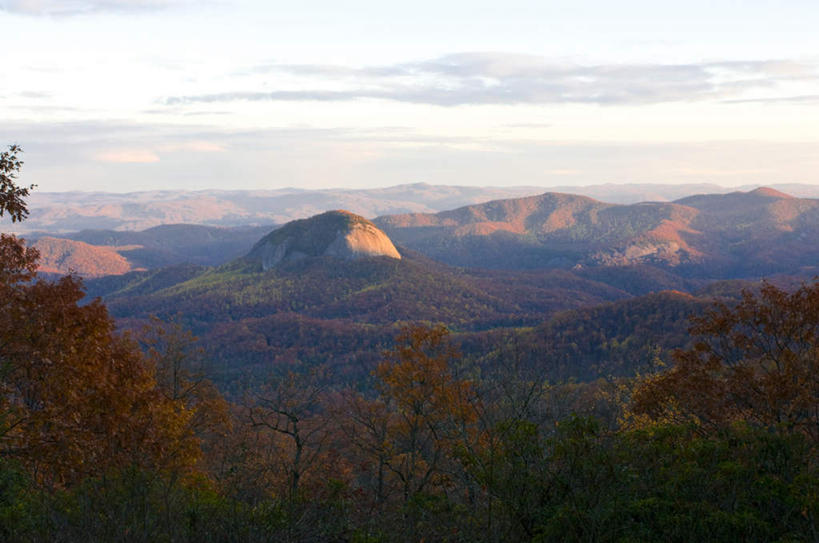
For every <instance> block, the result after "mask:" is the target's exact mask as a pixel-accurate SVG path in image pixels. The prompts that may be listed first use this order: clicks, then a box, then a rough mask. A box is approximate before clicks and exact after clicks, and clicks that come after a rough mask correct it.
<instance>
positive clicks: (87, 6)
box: [0, 0, 193, 17]
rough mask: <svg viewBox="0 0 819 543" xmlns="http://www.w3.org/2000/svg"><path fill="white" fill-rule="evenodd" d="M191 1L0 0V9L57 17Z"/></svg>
mask: <svg viewBox="0 0 819 543" xmlns="http://www.w3.org/2000/svg"><path fill="white" fill-rule="evenodd" d="M192 3H193V2H192V0H0V11H6V12H9V13H18V14H23V15H45V16H58V17H59V16H70V15H83V14H89V13H99V12H135V11H156V10H160V9H165V8H168V7H173V6H180V5H190V4H192Z"/></svg>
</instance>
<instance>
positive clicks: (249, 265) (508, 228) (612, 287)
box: [46, 188, 819, 378]
mask: <svg viewBox="0 0 819 543" xmlns="http://www.w3.org/2000/svg"><path fill="white" fill-rule="evenodd" d="M188 228H190V227H187V226H178V227H160V228H156V229H151V230H149V231H147V232H152V233H154V234H158V233H160V232H162V231H163V230H169V232H175V233H176V234H177V241H176V243H177V245H176V246H177V247H179V250H178V252H179V253H180V254H182V253H184V252H185V251H186V250H187V251H188V252H189V253H190V252H191V247H187V249H185V247H186V244H185V242H186V241H190V240H199V241H201V240H202V235H203V234H207V235H209V236H212V237H214V238H216V239H217V240H218V241H219V242H220V243H222V246H223V247H228V246H229V247H230V251H227V250H225V251H224V252H221V253H220V251H215V252H214V253H213V254H212V258H213V259H214V260H216V259H217V258H218V257H219V256H221V257H222V258H223V260H222V263H221V264H219V265H215V266H213V265H211V266H199V265H191V264H186V265H177V266H171V267H156V268H154V269H149V270H145V271H130V272H128V273H125V274H122V275H119V276H113V275H112V276H108V277H102V278H99V279H96V280H91V281H89V282H88V289H89V294H90V295H91V296H92V297H93V296H101V297H103V299H104V300H105V302H106V304H107V305H108V307H109V308H110V310H111V312H112V313H113V314H114V315H115V316H116V317H118V318H119V319H120V322H122V323H124V324H125V325H126V326H132V327H133V326H139V325H140V323H144V322H146V319H148V318H149V316H150V315H152V314H156V315H159V316H160V317H161V318H164V319H168V318H171V317H172V316H173V315H175V314H177V313H179V314H181V315H184V318H185V322H186V323H187V325H189V326H191V327H192V328H193V329H194V331H195V332H196V333H197V334H198V335H200V336H201V337H202V338H203V342H204V344H205V345H206V346H207V348H208V349H209V351H210V352H211V353H213V357H214V359H215V360H219V361H221V362H223V363H224V364H225V367H226V368H227V371H229V372H234V374H235V375H240V374H241V372H242V371H243V370H242V368H245V367H247V366H248V365H250V366H257V367H258V368H264V367H267V366H266V365H268V364H271V363H297V362H309V363H323V362H328V361H331V363H332V364H333V365H337V366H338V367H339V368H341V371H342V372H353V373H354V374H355V375H358V376H361V375H365V374H366V373H367V372H368V371H369V370H370V369H372V367H371V364H372V363H374V362H375V361H376V360H377V358H378V352H379V350H380V349H381V348H382V346H383V345H385V344H388V343H389V341H390V338H391V337H392V336H393V335H394V334H395V332H396V330H397V328H396V327H399V326H400V325H401V323H406V322H416V321H425V322H439V323H443V324H445V325H447V326H448V327H450V328H451V329H453V330H455V331H456V332H458V333H459V334H461V336H462V337H461V341H463V342H464V348H465V349H467V350H469V351H470V352H471V353H472V354H473V355H474V356H477V357H485V356H491V355H492V352H494V351H495V349H496V346H497V343H498V341H500V340H499V339H498V337H496V335H497V334H513V336H514V337H517V338H518V339H517V340H515V341H518V340H519V341H520V342H522V343H521V345H522V347H521V348H522V350H521V351H520V353H519V354H520V356H521V357H530V358H532V359H535V358H538V357H539V356H540V355H539V354H538V353H540V352H541V351H542V349H547V348H548V349H550V350H552V351H555V352H557V353H558V355H559V356H557V357H556V358H554V357H553V358H552V360H561V358H560V357H564V359H565V360H570V359H571V360H582V361H583V362H582V364H580V363H579V362H578V363H577V365H575V366H573V367H569V366H566V365H563V366H560V367H555V368H554V369H555V371H556V372H557V373H556V374H555V375H557V374H559V375H562V376H564V377H565V376H567V375H569V376H584V378H589V376H592V375H594V374H595V372H598V371H600V368H597V369H595V368H596V364H598V363H602V361H603V360H608V361H609V362H610V363H611V364H613V365H610V366H608V369H607V371H611V372H614V373H617V374H627V373H628V372H630V371H633V370H634V369H635V368H636V367H638V366H639V364H641V363H643V362H645V360H646V359H647V358H650V357H651V356H652V355H651V353H652V352H653V351H652V349H654V348H655V347H657V346H659V347H658V348H663V349H673V348H674V347H678V346H680V345H679V341H680V338H682V337H684V336H685V333H684V331H685V328H686V326H687V325H686V322H685V321H686V317H687V314H688V313H686V312H687V311H701V310H702V309H703V308H705V307H707V305H708V304H709V303H710V300H711V299H712V297H713V296H714V295H718V296H735V295H736V294H737V293H738V292H739V290H740V289H741V288H743V287H746V286H748V285H753V282H754V281H758V280H759V279H761V278H763V277H771V276H777V277H778V279H777V280H778V281H786V282H787V281H790V282H791V283H793V282H796V283H798V282H799V281H802V280H807V279H809V278H810V277H812V276H813V275H815V274H816V272H817V262H819V247H817V245H816V243H815V240H816V239H818V236H819V200H814V199H804V198H795V197H792V196H790V195H787V194H784V193H781V192H779V191H776V190H774V189H769V188H762V189H755V190H752V191H748V192H738V191H737V192H731V193H727V194H711V195H700V196H691V197H687V198H683V199H680V200H677V201H676V202H643V203H638V204H630V205H621V204H612V203H605V202H601V201H598V200H595V199H592V198H589V197H586V196H579V195H572V194H559V193H546V194H540V195H537V196H528V197H524V198H514V199H506V200H495V201H490V202H485V203H482V204H476V205H470V206H465V207H460V208H456V209H453V210H449V211H444V212H439V213H415V214H403V215H387V216H382V217H379V218H377V219H375V220H374V221H372V222H371V221H368V220H367V219H365V218H363V217H361V216H357V215H354V214H352V213H350V212H347V211H332V212H326V213H323V214H319V215H315V216H313V217H311V218H309V219H301V220H297V221H293V222H290V223H288V224H287V225H285V226H283V227H280V228H278V229H273V230H272V231H271V232H269V233H267V232H265V233H264V234H262V235H261V236H259V237H258V238H256V240H253V241H251V240H250V237H251V234H259V231H258V230H255V229H254V230H241V231H239V230H228V229H218V228H214V227H195V231H196V232H198V234H197V235H191V234H190V233H188V234H186V235H181V233H186V232H188ZM268 229H269V228H268ZM214 232H219V236H221V237H219V236H216V235H215V234H214ZM236 232H241V236H243V237H241V239H242V240H243V241H242V243H244V244H245V245H244V250H243V252H242V253H241V254H236V252H237V251H238V249H239V248H240V246H241V245H242V244H241V243H239V242H236V243H231V242H230V238H231V236H232V235H236ZM114 234H115V235H113V237H114V238H116V239H119V240H120V241H121V242H123V243H124V242H126V241H134V240H135V239H136V238H135V237H131V236H139V235H145V233H144V232H143V233H127V235H123V234H124V233H114ZM265 234H266V235H265ZM94 235H95V236H97V239H98V240H99V241H104V242H107V243H108V245H107V246H105V247H103V249H104V250H106V251H110V245H111V243H110V241H111V239H112V234H110V233H109V234H105V235H103V234H102V233H96V234H94ZM94 235H91V233H85V234H83V237H84V239H86V240H90V239H92V238H93V237H94ZM117 236H119V237H117ZM197 236H198V237H197ZM160 237H161V236H160ZM169 238H170V237H169ZM236 239H239V237H238V236H237V238H236ZM46 241H48V243H54V242H53V241H50V240H46ZM172 246H173V244H172V243H169V244H168V245H167V246H166V249H168V250H169V251H170V252H173V251H172V249H170V248H171V247H172ZM207 246H208V245H207V243H204V242H203V243H202V245H201V247H202V251H203V252H204V253H207ZM214 246H215V245H214ZM129 250H133V249H129ZM121 254H127V251H125V250H123V251H122V252H121ZM147 254H150V251H147ZM228 254H230V255H234V256H228ZM147 260H148V259H147V258H145V259H144V260H143V261H147ZM668 290H673V291H678V292H676V293H673V294H668V293H666V294H663V295H658V294H652V293H659V292H660V291H668ZM692 296H693V297H692ZM614 302H617V303H619V304H620V305H618V306H617V307H616V308H613V309H612V310H611V311H608V312H607V311H603V310H600V311H596V312H595V311H591V309H590V308H592V307H594V306H599V305H600V304H603V303H614ZM567 310H575V311H579V313H573V314H567V315H564V316H563V317H559V318H560V319H563V320H562V321H561V320H559V321H554V320H553V319H555V318H558V315H559V314H560V312H561V311H567ZM593 315H608V316H605V320H606V323H597V324H594V326H592V325H591V324H590V320H591V321H594V320H595V319H597V317H594V316H593ZM618 315H619V316H618ZM628 315H631V316H628ZM633 315H640V318H636V319H635V318H634V317H633ZM600 318H603V317H600ZM622 318H628V319H630V320H629V322H630V324H628V325H627V326H626V327H625V328H623V327H622V326H620V324H621V322H620V321H621V320H622ZM646 322H648V323H652V324H650V325H648V328H647V329H646V330H648V329H650V333H649V331H646V330H643V331H642V332H641V331H640V330H642V328H641V327H644V328H645V324H644V323H646ZM544 323H552V324H548V325H547V324H544ZM531 326H557V327H558V328H559V329H560V330H565V333H564V332H560V334H563V335H565V336H566V339H565V341H564V340H561V342H558V343H554V344H552V343H550V344H548V345H545V344H541V343H540V342H539V339H538V337H539V336H540V334H539V333H536V334H535V335H532V334H531V333H528V332H526V330H525V328H522V327H531ZM592 328H594V329H599V331H598V332H595V334H598V336H599V337H598V338H597V339H599V340H600V341H596V342H595V343H594V345H592V344H589V345H586V344H585V343H584V342H583V340H582V338H583V337H584V336H583V334H582V332H579V330H583V329H586V330H591V329H592ZM669 330H673V331H674V334H672V335H669V334H670V332H669ZM560 334H558V335H560ZM652 334H655V335H656V337H654V336H653V335H652ZM549 335H550V337H552V336H554V334H552V333H551V332H550V333H549ZM608 337H611V338H613V339H612V341H613V343H611V344H609V343H608V341H607V340H606V338H608ZM635 338H637V339H635ZM584 345H586V346H585V347H584ZM584 349H586V350H584ZM527 353H528V354H527ZM572 353H574V354H572ZM496 354H497V353H496ZM322 361H323V362H322ZM567 364H568V362H567ZM368 368H369V369H368Z"/></svg>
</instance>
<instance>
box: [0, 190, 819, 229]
mask: <svg viewBox="0 0 819 543" xmlns="http://www.w3.org/2000/svg"><path fill="white" fill-rule="evenodd" d="M754 188H756V187H755V186H748V187H740V188H738V189H737V188H730V189H729V188H726V187H721V186H719V185H713V184H690V185H659V184H658V185H648V184H603V185H591V186H584V187H574V186H554V187H535V186H519V187H469V186H444V185H427V184H425V183H417V184H411V185H397V186H393V187H387V188H380V189H363V190H343V189H338V190H302V189H296V188H289V189H276V190H256V191H196V192H190V191H151V192H132V193H123V194H120V193H101V192H59V193H44V192H37V191H35V192H34V193H33V194H32V196H31V204H30V206H29V207H30V210H31V216H30V218H29V219H28V220H27V221H25V222H23V223H16V224H14V225H11V224H8V225H6V229H7V230H8V229H10V230H12V231H15V230H16V231H18V232H20V233H27V234H30V233H32V232H48V233H52V234H54V233H66V232H77V231H80V230H84V229H96V230H99V229H110V230H144V229H146V228H151V227H153V226H158V225H162V224H179V223H185V224H199V225H211V226H238V225H262V224H284V223H286V222H288V221H291V220H294V219H303V218H306V217H310V216H312V215H315V214H317V213H321V212H324V211H329V210H331V209H347V210H349V211H351V212H353V213H357V214H359V215H362V216H364V217H367V218H373V217H377V216H381V215H392V214H400V213H436V212H439V211H444V210H448V209H455V208H457V207H461V206H465V205H470V204H477V203H482V202H487V201H490V200H498V199H508V198H520V197H524V196H533V195H537V194H543V193H544V192H560V193H568V194H579V195H583V196H588V197H591V198H594V199H596V200H600V201H603V202H608V203H615V204H632V203H637V202H643V201H673V200H677V199H679V198H683V197H686V196H691V195H694V194H717V193H726V192H732V191H734V190H742V191H747V190H752V189H754ZM772 188H775V189H777V190H780V191H782V192H786V193H788V194H791V195H793V196H797V197H804V198H817V197H819V187H817V186H813V185H798V184H791V185H772Z"/></svg>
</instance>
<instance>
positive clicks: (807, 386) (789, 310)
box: [634, 283, 819, 440]
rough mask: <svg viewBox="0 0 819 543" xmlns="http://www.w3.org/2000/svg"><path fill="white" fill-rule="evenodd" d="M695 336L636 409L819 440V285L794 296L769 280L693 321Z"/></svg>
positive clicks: (648, 385) (647, 386) (638, 398)
mask: <svg viewBox="0 0 819 543" xmlns="http://www.w3.org/2000/svg"><path fill="white" fill-rule="evenodd" d="M691 333H692V334H694V335H696V336H698V341H697V342H696V343H695V345H694V346H693V348H691V349H689V350H685V351H678V352H676V353H675V355H674V361H675V364H674V366H673V367H672V368H671V369H670V370H669V371H667V372H665V373H662V374H659V375H657V376H654V377H651V378H648V379H646V381H645V382H644V383H643V384H642V385H641V386H640V387H638V389H637V390H636V391H635V393H634V410H635V412H637V413H641V414H647V415H649V416H651V417H652V418H654V419H667V420H669V419H670V420H672V421H694V422H696V423H697V424H699V425H700V426H701V427H702V428H704V429H709V428H711V429H713V428H718V427H721V426H723V425H725V424H726V423H729V422H731V421H735V420H743V421H747V422H749V423H752V424H754V425H759V426H763V427H769V428H774V429H778V430H780V431H785V432H801V433H804V434H806V435H808V436H810V437H811V438H813V439H814V440H819V283H814V284H813V285H806V286H803V287H802V288H800V289H798V290H796V291H795V292H793V293H788V292H786V291H783V290H780V289H778V288H776V287H775V286H773V285H771V284H767V283H766V284H764V285H763V287H762V289H761V290H760V292H759V294H758V295H755V294H753V293H751V292H748V291H746V292H744V293H743V297H742V300H741V301H740V302H739V303H738V304H737V305H736V306H735V307H728V306H726V305H725V304H717V306H716V307H715V308H714V309H713V310H712V311H710V312H708V313H707V314H706V315H704V316H702V317H699V318H695V319H693V326H692V328H691Z"/></svg>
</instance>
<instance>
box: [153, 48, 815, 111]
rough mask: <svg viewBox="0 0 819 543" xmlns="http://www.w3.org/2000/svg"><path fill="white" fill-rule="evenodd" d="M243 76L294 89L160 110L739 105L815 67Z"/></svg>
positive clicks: (484, 58)
mask: <svg viewBox="0 0 819 543" xmlns="http://www.w3.org/2000/svg"><path fill="white" fill-rule="evenodd" d="M243 74H244V75H248V76H253V75H258V74H265V75H276V74H279V75H283V76H288V77H289V78H291V79H295V80H296V81H298V82H299V83H300V88H292V87H291V88H287V89H283V88H281V89H276V90H273V91H264V92H263V91H258V90H236V91H230V92H222V93H213V94H200V95H188V96H171V97H166V98H165V99H164V100H163V102H164V103H165V104H166V105H184V104H193V103H223V102H234V101H250V102H258V101H323V102H326V101H350V100H361V99H377V100H393V101H399V102H407V103H416V104H432V105H438V106H459V105H470V104H471V105H480V104H510V105H514V104H550V103H581V104H584V103H585V104H600V105H631V104H635V105H636V104H657V103H664V102H681V101H702V100H714V99H717V100H718V99H731V98H741V97H742V96H743V94H744V93H745V92H747V91H750V90H754V89H762V88H764V89H770V88H774V87H776V86H777V85H779V84H780V83H782V82H785V81H793V80H806V79H816V78H817V75H818V74H817V70H816V67H815V66H812V65H806V64H801V63H796V62H792V61H786V60H772V61H771V60H766V61H726V62H706V63H692V64H610V65H587V66H583V65H574V64H555V63H551V62H549V61H547V60H546V59H545V58H543V57H538V56H532V55H519V54H508V53H460V54H454V55H447V56H444V57H439V58H436V59H431V60H426V61H421V62H410V63H401V64H394V65H385V66H370V67H359V68H356V67H347V66H337V65H327V64H316V65H305V64H266V65H262V66H256V67H254V68H252V69H250V70H247V71H245V72H243ZM291 85H292V83H291ZM328 87H330V88H328Z"/></svg>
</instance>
